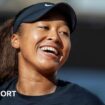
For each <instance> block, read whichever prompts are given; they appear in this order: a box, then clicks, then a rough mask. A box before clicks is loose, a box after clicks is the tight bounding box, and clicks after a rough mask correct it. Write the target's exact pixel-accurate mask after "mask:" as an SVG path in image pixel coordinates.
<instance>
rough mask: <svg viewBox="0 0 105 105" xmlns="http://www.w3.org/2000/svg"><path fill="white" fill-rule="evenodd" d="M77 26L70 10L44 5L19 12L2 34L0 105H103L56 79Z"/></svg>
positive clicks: (59, 5)
mask: <svg viewBox="0 0 105 105" xmlns="http://www.w3.org/2000/svg"><path fill="white" fill-rule="evenodd" d="M75 26H76V15H75V12H74V10H73V9H72V7H71V6H69V5H68V4H65V3H58V4H53V3H47V2H43V3H38V4H34V5H32V6H29V7H27V8H25V9H23V10H22V11H20V12H19V13H18V14H17V15H16V17H15V19H14V20H10V21H9V22H8V23H6V24H5V25H4V26H3V27H2V28H1V30H0V48H1V49H0V52H1V54H0V58H1V60H0V64H1V65H0V70H1V71H0V78H1V88H0V89H1V100H0V105H102V102H101V101H100V100H99V99H98V98H97V97H96V96H94V95H93V94H91V93H90V92H88V91H87V90H85V89H83V88H82V87H80V86H78V85H76V84H73V83H70V82H65V81H62V80H57V79H56V74H57V71H58V69H60V67H62V65H63V64H64V63H65V62H66V60H67V58H68V56H69V52H70V49H71V40H70V38H71V33H72V32H73V31H74V30H75ZM4 81H5V82H4ZM3 90H4V91H3ZM13 91H14V92H13ZM11 97H12V98H11Z"/></svg>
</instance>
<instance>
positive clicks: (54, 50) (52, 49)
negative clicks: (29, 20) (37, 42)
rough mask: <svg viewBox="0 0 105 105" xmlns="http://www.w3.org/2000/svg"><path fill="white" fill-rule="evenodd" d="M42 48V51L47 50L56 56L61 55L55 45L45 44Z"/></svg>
mask: <svg viewBox="0 0 105 105" xmlns="http://www.w3.org/2000/svg"><path fill="white" fill-rule="evenodd" d="M40 49H41V50H42V51H44V52H46V53H49V54H53V55H55V56H58V55H59V51H58V50H57V49H56V48H54V47H46V46H44V47H41V48H40Z"/></svg>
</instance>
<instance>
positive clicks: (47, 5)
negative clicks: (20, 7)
mask: <svg viewBox="0 0 105 105" xmlns="http://www.w3.org/2000/svg"><path fill="white" fill-rule="evenodd" d="M44 6H46V7H49V6H53V5H52V4H45V5H44Z"/></svg>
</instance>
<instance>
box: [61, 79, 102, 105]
mask: <svg viewBox="0 0 105 105" xmlns="http://www.w3.org/2000/svg"><path fill="white" fill-rule="evenodd" d="M60 84H61V85H62V86H64V89H63V90H64V94H65V95H66V97H69V100H72V102H73V101H74V102H75V103H77V104H78V103H81V104H78V105H85V104H86V105H103V103H102V102H101V100H100V99H99V98H98V97H97V96H96V95H95V94H93V93H91V92H90V91H89V90H87V89H85V88H83V87H81V86H80V85H78V84H75V83H71V82H68V81H62V80H60Z"/></svg>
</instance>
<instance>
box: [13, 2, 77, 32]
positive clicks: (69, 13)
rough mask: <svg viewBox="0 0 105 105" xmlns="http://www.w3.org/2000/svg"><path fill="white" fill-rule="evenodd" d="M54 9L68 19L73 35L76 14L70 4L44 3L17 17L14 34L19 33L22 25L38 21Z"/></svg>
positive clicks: (25, 10)
mask: <svg viewBox="0 0 105 105" xmlns="http://www.w3.org/2000/svg"><path fill="white" fill-rule="evenodd" d="M54 9H55V10H59V12H60V13H62V14H63V15H64V16H65V17H66V20H67V23H68V25H69V28H70V32H71V33H72V32H73V31H74V30H75V27H76V22H77V18H76V14H75V12H74V10H73V8H72V7H71V6H70V5H69V4H67V3H64V2H61V3H57V4H54V3H49V2H42V3H37V4H34V5H31V6H29V7H26V8H24V9H23V10H21V11H20V12H19V13H18V14H17V15H16V17H15V19H14V23H13V33H16V32H17V30H18V28H19V26H20V24H21V23H30V22H35V21H38V20H39V19H40V18H42V17H43V16H44V15H46V14H47V13H49V12H50V11H51V10H54Z"/></svg>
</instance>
